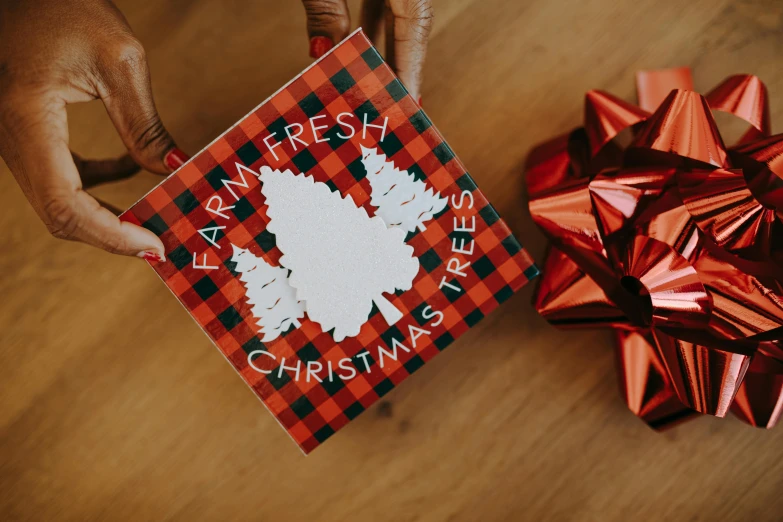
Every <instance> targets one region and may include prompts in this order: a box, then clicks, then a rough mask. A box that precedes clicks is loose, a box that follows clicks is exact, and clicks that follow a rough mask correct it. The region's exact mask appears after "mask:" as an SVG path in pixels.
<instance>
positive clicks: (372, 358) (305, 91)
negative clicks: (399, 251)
mask: <svg viewBox="0 0 783 522" xmlns="http://www.w3.org/2000/svg"><path fill="white" fill-rule="evenodd" d="M341 113H352V114H353V115H355V116H356V117H354V118H351V119H350V122H349V123H350V124H351V126H352V127H353V128H354V129H355V131H356V132H355V134H354V135H353V136H352V137H350V138H341V137H340V136H339V135H342V136H346V135H347V134H349V132H348V131H347V129H346V127H340V126H339V125H338V122H337V116H338V115H339V114H341ZM319 115H324V116H325V117H324V118H319V119H318V121H317V125H318V126H319V127H320V126H322V125H327V126H328V128H327V129H323V130H321V131H319V134H320V136H321V139H326V138H328V141H322V142H320V143H317V142H315V139H314V138H315V137H314V135H313V132H312V129H311V126H310V125H309V122H308V119H309V118H311V117H313V116H319ZM365 115H366V117H367V122H368V123H372V124H375V125H379V124H381V123H382V122H383V120H384V118H385V117H388V124H387V128H386V133H385V137H384V139H383V140H382V141H380V142H379V141H378V139H379V138H380V135H381V131H380V129H378V128H375V127H368V128H367V132H366V135H365V136H364V137H363V136H362V134H363V130H362V126H363V125H362V124H363V121H364V118H365ZM343 121H347V120H346V118H345V117H344V118H343ZM292 123H300V124H302V125H303V127H304V133H303V134H302V135H301V136H300V138H301V139H302V140H304V141H305V142H307V143H308V146H307V147H304V146H302V145H301V143H299V142H293V144H292V143H291V141H290V140H289V139H287V136H286V132H285V127H286V126H287V125H290V124H292ZM272 133H275V136H274V138H271V139H270V138H268V137H269V136H270V135H271V134H272ZM264 138H268V139H267V142H268V144H276V143H278V142H280V146H277V147H275V148H274V153H275V154H277V156H278V158H277V159H275V157H274V155H273V154H272V153H271V152H270V151H269V148H268V146H267V144H265V143H264ZM361 145H364V146H365V147H379V148H380V149H381V151H382V152H383V153H385V154H386V156H387V159H389V160H391V161H393V162H394V164H395V165H396V166H397V167H398V168H400V169H405V170H407V171H408V172H413V173H415V175H416V177H417V179H426V183H427V184H428V185H429V186H431V187H433V188H434V189H435V190H436V191H438V192H440V194H441V196H443V197H446V198H448V199H449V202H450V205H449V206H447V207H446V209H445V210H444V211H443V212H442V213H440V214H439V215H437V216H436V217H435V218H434V219H432V220H430V221H428V222H426V230H425V231H424V232H420V231H418V230H417V231H416V232H412V233H410V234H408V237H407V239H406V241H407V243H408V244H409V245H411V246H412V247H413V248H414V252H415V255H416V256H417V257H418V258H419V262H420V265H421V267H420V270H419V273H418V275H417V276H416V278H415V280H414V284H413V288H412V289H411V290H408V291H406V292H397V294H396V295H394V296H391V297H390V299H389V300H390V301H391V302H392V303H393V304H394V305H395V306H396V307H397V308H399V309H400V310H402V311H403V312H404V313H405V316H404V317H403V319H401V320H400V321H399V322H398V323H397V324H395V325H394V326H392V327H389V326H388V325H387V324H386V322H385V320H384V319H383V317H382V316H381V314H380V313H379V312H378V311H377V309H375V308H374V309H373V312H372V314H371V316H370V319H369V321H368V322H367V323H366V324H365V325H364V326H363V328H362V329H361V332H360V334H359V335H358V336H357V337H354V338H347V339H345V340H344V341H342V342H340V343H335V342H334V339H333V338H332V335H331V334H330V333H329V332H323V331H322V330H321V328H320V326H319V325H318V324H316V323H314V322H312V321H310V320H308V319H307V316H305V318H304V319H303V320H302V321H301V327H300V328H292V329H291V330H289V331H288V332H286V333H284V334H283V335H282V336H280V337H278V338H277V339H275V340H274V341H271V342H269V343H266V345H265V344H264V343H262V342H261V340H260V335H259V334H258V326H257V325H256V319H255V318H254V317H253V315H252V313H251V311H250V306H249V305H248V304H247V302H246V297H245V288H244V286H243V284H242V282H241V281H240V280H239V278H238V274H237V272H236V271H235V266H234V263H232V262H231V257H232V248H231V244H234V245H237V246H239V247H242V248H248V249H249V250H250V251H251V252H253V253H254V254H255V255H256V256H260V257H263V259H264V260H265V261H266V262H268V263H270V264H272V265H278V264H279V263H278V261H279V259H280V257H281V255H282V253H281V252H280V250H279V249H278V248H277V247H276V245H275V237H274V235H273V234H271V233H270V232H269V231H268V230H267V223H268V218H267V215H266V206H265V203H264V197H263V195H262V194H261V190H260V182H259V180H258V179H257V178H255V177H253V176H252V175H248V174H247V173H246V174H245V180H246V182H247V184H248V187H247V188H245V187H242V186H239V185H236V184H234V185H230V190H229V188H227V187H226V185H225V184H224V183H223V180H233V181H236V182H239V181H241V178H240V175H239V174H238V169H237V166H236V164H237V163H239V164H241V165H244V166H246V167H248V168H250V169H252V170H253V171H255V172H258V170H259V168H260V167H261V166H262V165H269V166H270V167H272V168H275V169H281V170H284V169H291V170H293V171H294V172H303V173H306V174H308V175H311V176H313V177H314V178H315V180H316V181H321V182H324V183H326V184H327V185H329V187H330V188H331V189H332V190H333V191H339V192H340V193H341V194H342V195H343V196H345V195H350V196H351V197H352V199H353V201H354V202H355V203H356V204H357V205H360V206H364V207H365V209H366V210H367V212H368V213H369V214H370V215H373V214H374V210H375V208H374V207H373V206H372V205H370V195H369V194H370V184H369V182H368V180H367V179H366V175H367V173H366V172H365V169H364V166H363V164H362V162H361V148H360V146H361ZM231 190H233V191H234V193H235V194H236V195H237V196H238V197H239V200H238V201H236V200H235V198H234V196H233V195H232V194H231ZM463 191H469V192H470V193H471V194H472V196H473V199H474V205H473V208H472V209H467V204H465V205H463V208H462V209H460V210H459V211H456V210H455V209H454V208H452V205H451V204H452V203H454V202H456V201H459V199H460V195H461V194H462V192H463ZM214 195H219V196H220V197H221V198H222V201H224V202H225V205H233V206H234V208H233V209H232V210H230V211H228V213H230V219H229V220H224V219H221V218H220V217H218V216H215V215H214V214H211V213H209V212H208V211H207V210H206V208H205V205H206V203H207V201H208V200H209V199H210V198H211V197H212V196H214ZM472 216H475V218H476V230H475V231H474V232H470V233H468V232H455V231H454V228H455V225H456V224H457V223H459V225H462V223H463V217H464V218H465V219H466V221H467V223H470V222H471V217H472ZM122 218H123V219H124V220H125V221H129V222H132V223H136V224H139V225H141V226H143V227H145V228H147V229H149V230H151V231H153V232H155V233H156V234H158V235H159V236H160V237H161V239H162V241H163V244H164V245H165V247H166V255H167V261H166V262H165V263H153V268H154V269H155V271H156V272H157V273H158V274H159V275H160V277H161V278H162V279H163V281H165V282H166V284H167V285H168V287H169V288H170V289H171V291H172V292H173V293H174V294H175V295H176V296H177V298H178V299H179V300H180V302H181V303H182V304H183V305H184V306H185V307H186V308H187V309H188V311H190V313H191V314H192V315H193V317H194V318H195V319H196V321H197V322H198V323H199V324H200V325H201V326H202V328H203V329H204V331H205V332H207V334H208V335H209V336H210V337H211V338H212V340H213V341H214V343H215V344H216V345H217V346H218V348H219V349H220V351H221V352H222V353H223V355H225V357H226V358H227V359H228V360H229V361H230V362H231V364H232V365H233V366H234V367H235V368H236V370H237V371H238V372H239V374H240V375H241V376H242V378H243V379H244V380H245V382H247V384H248V385H249V386H250V387H251V388H252V389H253V390H254V391H255V393H256V394H257V395H258V396H259V397H260V398H261V400H262V401H263V402H264V404H265V405H266V406H267V407H268V408H269V410H271V411H272V413H274V415H275V416H276V417H277V418H278V420H279V421H280V423H281V424H282V425H283V426H284V427H285V428H286V429H287V430H288V433H289V434H290V435H291V437H293V439H294V440H295V441H296V442H297V444H299V446H300V447H301V448H302V450H303V451H305V452H309V451H311V450H312V449H314V448H315V447H316V446H318V445H319V444H320V443H321V442H323V441H324V440H326V439H327V438H328V437H329V436H330V435H332V434H333V433H334V432H335V431H337V430H338V429H340V428H341V427H343V426H344V425H345V424H347V423H348V422H349V421H350V420H351V419H353V418H354V417H356V416H357V415H359V414H360V413H361V412H362V411H364V410H365V409H366V408H368V407H369V406H370V405H371V404H372V403H373V402H375V401H376V400H378V398H379V397H382V396H383V395H385V394H386V393H388V392H389V391H390V390H391V389H392V388H394V386H396V385H397V384H398V383H399V382H400V381H402V380H403V379H405V378H406V377H407V376H408V375H410V374H411V373H413V372H415V371H416V370H417V369H418V368H420V367H421V366H422V365H423V364H424V363H425V362H427V361H429V360H430V359H431V358H432V357H434V356H435V355H437V354H438V352H440V351H441V350H443V349H445V348H446V347H447V346H448V345H449V344H450V343H451V342H452V341H453V340H454V339H456V338H457V337H459V336H460V335H461V334H462V333H464V332H465V331H466V330H468V328H470V327H472V326H473V325H475V324H476V323H477V322H478V321H480V320H481V319H482V318H483V317H484V316H485V315H486V314H488V313H489V312H490V311H491V310H492V309H494V308H495V307H496V306H498V304H500V303H502V302H503V301H505V300H506V299H508V298H509V297H510V296H511V295H512V293H513V292H514V291H516V290H517V289H519V288H520V287H522V286H523V285H524V284H525V283H526V282H527V281H529V280H530V279H531V278H533V277H535V276H536V275H537V274H538V270H537V268H536V267H535V265H534V264H533V262H532V260H531V259H530V257H529V256H528V254H527V253H526V252H525V250H524V249H523V248H522V246H521V245H520V244H519V242H518V241H517V240H516V239H515V238H514V237H513V236H512V235H511V232H510V231H509V229H508V228H507V226H506V224H505V223H504V222H503V221H502V220H501V219H500V218H499V217H498V215H497V213H496V212H495V210H494V209H493V208H492V206H491V205H490V204H489V202H487V200H486V199H485V198H484V196H483V195H482V194H481V192H480V191H479V190H478V189H477V187H476V185H475V184H474V182H473V180H472V179H471V177H470V175H469V174H468V173H467V172H466V170H465V167H464V166H463V165H462V163H460V161H459V160H458V159H457V158H456V157H455V155H454V153H453V151H452V150H451V148H450V147H449V146H448V144H447V143H446V142H445V141H444V140H443V138H442V137H441V135H440V134H439V133H438V131H437V130H436V129H435V127H434V126H433V125H432V122H431V121H430V120H429V118H428V117H427V116H426V115H425V114H424V112H423V111H422V110H421V109H420V108H419V107H418V105H417V104H416V102H415V101H414V100H413V99H412V98H411V97H410V96H409V95H408V93H407V91H406V90H405V88H404V87H403V85H402V84H401V83H400V82H399V81H398V80H397V78H396V77H395V75H394V73H393V72H392V71H391V69H390V68H389V67H388V66H387V65H386V64H385V63H384V61H383V59H382V58H381V56H380V55H379V54H378V52H377V51H376V50H375V48H374V47H373V46H372V44H371V43H370V42H369V41H368V40H367V38H366V37H365V36H364V34H363V33H361V32H356V33H354V34H353V35H352V36H350V37H349V38H348V39H346V40H345V41H344V42H343V43H341V44H340V45H338V46H337V47H335V48H334V49H333V50H332V52H330V53H329V54H327V55H326V56H324V57H323V58H321V59H320V60H319V61H318V62H316V63H315V64H313V65H312V66H311V67H310V68H308V69H307V70H306V71H305V72H304V73H302V74H301V75H300V76H298V77H297V78H296V79H294V80H293V81H292V82H291V83H289V84H288V85H287V86H285V87H284V88H283V89H281V90H280V91H278V92H277V93H276V94H275V95H274V96H272V97H271V98H270V99H269V100H267V101H266V102H265V103H263V104H262V105H260V106H259V107H257V108H256V109H255V110H254V111H253V112H251V113H250V114H248V115H247V116H246V117H245V118H243V119H242V120H241V121H240V122H239V123H237V124H236V125H235V126H233V127H232V128H231V129H229V130H228V131H226V132H225V133H224V134H223V135H222V136H220V137H219V138H218V139H217V140H215V141H214V142H213V143H211V144H210V145H209V146H208V147H207V148H206V149H204V150H203V151H201V152H200V153H199V154H198V155H197V156H195V157H194V158H193V159H192V160H191V161H189V162H188V163H186V164H185V165H184V166H182V167H181V168H180V169H179V170H178V171H177V172H176V173H174V174H173V175H172V176H171V177H169V178H168V179H166V180H165V181H164V182H163V183H161V184H160V185H159V186H158V187H156V188H155V189H154V190H153V191H151V192H150V193H149V194H148V195H147V196H146V197H144V198H143V199H142V200H141V201H139V202H138V203H137V204H136V205H134V206H133V207H132V208H131V209H130V210H129V211H128V212H126V213H125V214H124V215H123V217H122ZM210 226H213V227H214V226H225V227H226V228H225V229H224V230H220V231H218V232H217V233H216V234H217V236H216V237H217V243H218V245H219V246H220V248H217V247H215V246H213V245H211V244H210V243H209V242H208V241H207V240H206V239H205V238H204V237H203V236H202V235H200V234H199V233H198V230H199V229H204V228H205V227H210ZM463 241H464V242H465V243H464V244H465V245H467V244H469V242H470V241H474V242H475V243H474V250H473V254H472V255H469V256H468V255H463V254H454V253H453V252H452V246H453V244H454V243H455V242H456V244H457V246H460V245H463ZM194 253H195V254H196V256H197V259H198V264H199V265H201V264H204V263H203V261H204V256H205V255H206V262H207V264H208V265H213V266H217V267H219V268H218V269H215V270H201V269H196V268H194V263H193V254H194ZM450 258H457V259H459V260H460V264H461V265H464V264H465V263H466V262H470V266H469V267H468V268H466V269H465V271H466V273H467V276H466V277H461V276H456V275H454V274H452V273H449V272H448V271H447V270H446V265H447V263H448V260H449V259H450ZM444 276H445V277H446V280H447V282H448V283H449V284H450V285H451V286H454V287H457V288H459V289H460V290H459V291H457V290H454V289H452V288H450V287H449V286H443V287H442V288H439V285H440V284H441V282H442V280H443V278H444ZM324 277H328V274H325V275H324ZM427 306H430V307H432V310H437V311H441V312H443V320H442V322H441V323H440V324H439V325H437V326H435V327H433V326H431V325H432V322H433V321H434V319H430V320H426V319H425V318H424V314H423V312H424V310H425V308H426V307H427ZM408 325H414V326H416V327H419V328H423V329H426V330H428V331H430V332H431V334H429V335H425V336H422V337H419V338H418V339H417V342H416V347H415V348H412V347H411V343H410V339H409V337H410V336H409V334H408V332H409V329H408ZM393 338H394V339H396V340H397V341H400V342H402V343H403V344H404V345H406V346H407V347H408V348H411V350H410V352H405V351H403V350H398V354H399V358H398V360H396V361H394V360H391V359H389V358H388V357H387V358H385V359H384V366H383V367H382V368H381V367H380V364H378V358H379V357H378V349H377V347H378V346H381V347H383V348H384V349H385V350H387V351H388V350H390V349H391V347H392V339H393ZM257 350H265V351H267V352H269V353H271V354H274V356H275V357H276V360H272V359H271V358H270V357H258V358H257V359H255V360H253V364H254V365H256V366H257V367H259V368H262V369H265V370H268V371H271V373H270V374H269V375H266V374H263V373H260V372H258V371H256V370H255V369H253V367H252V366H251V365H250V364H249V362H248V354H250V353H251V352H254V351H257ZM365 350H366V351H368V352H369V353H370V355H369V357H366V359H364V360H366V361H367V362H369V363H370V370H369V371H366V369H365V366H364V364H363V362H362V363H360V362H359V361H356V364H355V367H356V368H357V370H358V371H359V373H358V375H357V376H356V377H354V378H353V379H350V380H345V381H343V380H342V379H340V378H337V377H335V378H334V379H333V380H331V381H330V380H329V379H328V378H325V379H324V380H323V382H317V381H316V380H315V379H312V380H310V382H307V380H306V379H305V378H304V375H300V378H299V380H297V379H296V372H295V371H294V369H293V367H294V366H295V365H296V361H297V360H300V361H302V364H303V365H306V364H307V362H308V361H320V362H321V363H322V364H323V365H324V367H326V366H327V361H332V364H333V366H334V367H337V362H338V361H340V360H341V359H343V358H346V357H349V358H354V360H356V355H357V354H358V353H360V352H364V351H365ZM283 358H285V366H286V368H281V367H280V366H281V365H280V361H281V360H282V359H283Z"/></svg>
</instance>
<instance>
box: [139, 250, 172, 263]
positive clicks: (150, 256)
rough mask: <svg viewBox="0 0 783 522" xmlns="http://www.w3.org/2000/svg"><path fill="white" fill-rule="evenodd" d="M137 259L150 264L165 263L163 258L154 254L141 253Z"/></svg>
mask: <svg viewBox="0 0 783 522" xmlns="http://www.w3.org/2000/svg"><path fill="white" fill-rule="evenodd" d="M139 257H140V258H142V259H144V260H145V261H149V262H150V263H163V262H164V261H166V258H165V257H161V256H160V255H158V254H157V253H156V252H141V253H140V254H139Z"/></svg>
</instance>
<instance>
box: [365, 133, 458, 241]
mask: <svg viewBox="0 0 783 522" xmlns="http://www.w3.org/2000/svg"><path fill="white" fill-rule="evenodd" d="M362 163H363V164H364V168H365V170H366V171H367V179H368V180H369V182H370V187H372V197H371V199H370V204H372V206H374V207H378V210H377V211H376V212H375V215H377V216H380V217H381V218H383V220H384V221H385V222H386V224H387V225H388V226H389V227H400V228H401V229H403V230H405V231H407V232H413V231H414V230H416V228H418V229H419V230H421V231H422V232H423V231H424V230H425V229H426V228H427V227H425V226H424V222H425V221H429V220H430V219H432V218H433V217H434V216H435V214H437V213H438V212H440V211H442V210H443V209H444V208H446V205H447V204H448V200H447V199H446V198H442V197H441V196H440V193H439V192H435V191H434V190H433V189H432V188H431V187H430V188H427V185H426V184H425V183H424V182H423V181H417V180H416V178H415V177H414V175H413V174H410V173H408V171H406V170H400V169H398V168H397V167H395V166H394V163H393V162H392V161H387V160H386V155H385V154H378V152H377V151H376V150H375V149H374V148H373V149H368V148H366V147H362Z"/></svg>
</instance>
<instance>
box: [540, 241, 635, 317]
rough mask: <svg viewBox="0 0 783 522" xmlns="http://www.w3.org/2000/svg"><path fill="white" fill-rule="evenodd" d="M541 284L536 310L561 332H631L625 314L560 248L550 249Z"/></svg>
mask: <svg viewBox="0 0 783 522" xmlns="http://www.w3.org/2000/svg"><path fill="white" fill-rule="evenodd" d="M544 267H545V268H544V270H545V272H544V273H545V274H546V275H545V276H543V277H541V278H540V280H539V283H538V284H539V288H538V291H537V292H536V300H535V307H536V310H538V312H539V313H540V314H541V315H542V316H544V318H546V320H547V321H549V322H550V323H552V324H556V325H557V326H559V327H561V328H595V327H598V326H610V327H613V328H631V327H632V326H631V323H630V321H629V319H628V318H627V317H626V316H625V314H624V313H623V312H622V311H621V310H620V309H619V308H618V307H617V305H616V304H615V303H614V301H612V299H610V298H609V296H608V295H607V294H606V292H605V291H604V290H603V289H602V288H601V287H600V286H598V284H597V283H596V282H595V280H594V279H593V278H591V277H590V276H588V275H587V274H586V273H585V272H584V271H583V270H582V269H581V268H579V265H578V264H576V263H575V262H574V261H572V260H571V258H569V257H568V256H567V255H566V254H564V253H563V252H562V251H560V250H558V249H557V248H556V247H554V246H553V247H550V249H549V254H548V255H547V258H546V261H545V264H544Z"/></svg>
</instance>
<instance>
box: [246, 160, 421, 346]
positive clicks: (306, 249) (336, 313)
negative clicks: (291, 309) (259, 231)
mask: <svg viewBox="0 0 783 522" xmlns="http://www.w3.org/2000/svg"><path fill="white" fill-rule="evenodd" d="M260 179H261V182H262V186H261V191H262V192H263V194H264V196H265V197H266V203H267V205H268V206H269V208H268V210H267V215H268V216H269V218H270V223H269V225H268V228H269V231H270V232H272V233H274V234H275V237H276V240H277V246H278V248H280V250H281V251H282V252H283V257H281V258H280V264H281V265H283V266H284V267H286V268H288V269H290V270H291V276H290V279H289V281H290V284H291V286H293V287H294V288H295V289H296V298H297V299H298V300H300V301H304V302H305V305H306V308H307V315H308V317H309V318H310V319H312V320H313V321H315V322H316V323H318V324H320V325H321V328H322V329H323V330H324V331H329V330H331V329H332V328H334V334H333V335H334V340H335V341H337V342H340V341H342V340H343V339H345V337H353V336H355V335H358V333H359V330H360V329H361V327H362V325H363V324H364V323H366V322H367V320H368V318H369V315H370V311H371V310H372V304H373V303H375V305H376V306H377V307H378V309H379V310H380V312H381V314H383V317H384V319H386V322H387V323H389V324H390V325H391V324H394V323H395V322H397V321H398V320H400V319H401V318H402V316H403V314H402V312H400V311H399V310H398V309H397V308H396V307H395V306H394V305H392V304H391V303H390V302H389V301H388V300H387V299H386V298H385V297H384V296H383V295H382V294H384V293H393V292H394V291H395V289H399V290H409V289H410V288H411V286H412V284H413V279H414V278H415V277H416V274H417V273H418V271H419V260H418V259H417V258H416V257H414V256H413V247H411V246H408V245H406V244H405V232H404V231H403V230H400V229H394V228H387V227H386V224H385V223H384V221H383V220H382V219H381V218H380V217H378V216H375V217H372V218H371V217H370V216H368V215H367V211H365V210H364V209H363V208H360V207H357V206H356V204H355V203H354V202H353V200H352V199H351V198H349V197H346V198H343V197H342V196H341V195H340V194H339V193H338V192H332V191H331V190H329V187H328V186H327V185H326V184H324V183H316V182H315V180H314V179H313V178H312V177H311V176H305V175H304V174H298V175H294V174H293V173H292V172H291V171H290V170H286V171H284V172H280V171H279V170H272V169H271V168H269V167H267V166H263V167H261V175H260Z"/></svg>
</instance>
